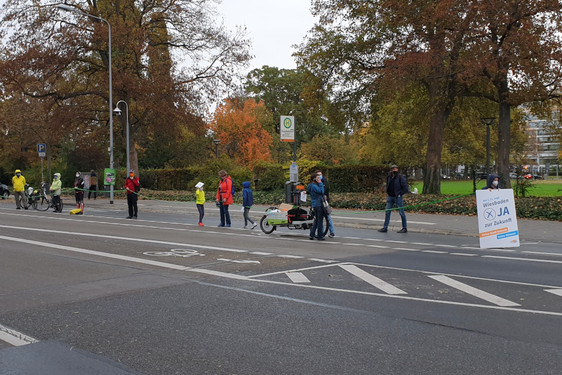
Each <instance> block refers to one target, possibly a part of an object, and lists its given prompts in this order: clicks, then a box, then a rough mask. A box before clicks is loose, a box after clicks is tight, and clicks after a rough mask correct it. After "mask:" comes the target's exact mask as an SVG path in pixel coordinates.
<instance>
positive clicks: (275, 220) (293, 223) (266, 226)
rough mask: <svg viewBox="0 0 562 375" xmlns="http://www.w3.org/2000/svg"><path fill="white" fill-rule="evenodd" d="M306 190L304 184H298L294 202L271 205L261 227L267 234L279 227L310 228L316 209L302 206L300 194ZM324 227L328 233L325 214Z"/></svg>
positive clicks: (293, 194) (325, 232) (294, 193)
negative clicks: (307, 208) (306, 208)
mask: <svg viewBox="0 0 562 375" xmlns="http://www.w3.org/2000/svg"><path fill="white" fill-rule="evenodd" d="M304 190H305V186H304V185H303V184H298V185H297V187H296V191H295V192H293V193H291V196H292V201H293V204H282V205H281V206H279V207H269V208H268V209H267V210H266V211H265V215H263V216H262V218H261V220H260V228H261V230H262V231H263V232H264V233H265V234H271V233H273V231H274V230H276V229H277V227H285V228H288V229H290V230H292V229H304V230H308V229H310V228H312V226H313V224H314V220H315V217H314V216H315V215H314V209H313V208H310V209H309V210H305V209H303V208H302V207H301V201H300V194H301V192H302V191H304ZM321 220H322V221H323V229H324V233H323V235H324V236H325V235H326V234H327V233H328V229H329V227H328V216H326V215H325V216H324V217H323V218H322V219H321Z"/></svg>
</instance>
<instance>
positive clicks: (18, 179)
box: [12, 169, 27, 210]
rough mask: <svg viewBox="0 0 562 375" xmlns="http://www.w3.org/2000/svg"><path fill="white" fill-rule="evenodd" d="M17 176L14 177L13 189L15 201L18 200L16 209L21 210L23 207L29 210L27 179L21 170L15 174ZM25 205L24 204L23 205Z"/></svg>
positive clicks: (17, 170)
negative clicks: (26, 195)
mask: <svg viewBox="0 0 562 375" xmlns="http://www.w3.org/2000/svg"><path fill="white" fill-rule="evenodd" d="M14 173H15V174H16V175H15V176H14V177H12V187H13V188H14V199H15V200H16V209H18V210H20V209H21V206H22V205H23V208H25V209H26V210H27V200H26V199H25V193H24V190H25V183H26V182H25V177H23V175H22V174H21V171H20V170H19V169H16V171H15V172H14ZM22 203H23V204H22Z"/></svg>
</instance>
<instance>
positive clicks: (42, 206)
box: [31, 182, 52, 211]
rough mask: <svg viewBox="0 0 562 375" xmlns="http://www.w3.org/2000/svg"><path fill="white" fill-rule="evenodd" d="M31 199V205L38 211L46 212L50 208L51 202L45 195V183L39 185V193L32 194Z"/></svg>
mask: <svg viewBox="0 0 562 375" xmlns="http://www.w3.org/2000/svg"><path fill="white" fill-rule="evenodd" d="M31 198H32V200H31V205H32V206H33V208H34V209H36V210H38V211H47V210H48V209H49V207H52V205H51V200H50V199H49V197H48V194H47V183H45V182H42V183H41V189H40V190H39V192H37V191H36V190H35V191H34V192H33V194H32V195H31Z"/></svg>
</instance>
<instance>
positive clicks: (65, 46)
mask: <svg viewBox="0 0 562 375" xmlns="http://www.w3.org/2000/svg"><path fill="white" fill-rule="evenodd" d="M74 6H76V8H77V9H81V10H82V12H83V13H89V14H92V15H94V16H98V17H102V18H104V19H106V20H107V21H108V22H109V24H110V25H111V28H112V51H111V56H112V67H113V85H112V86H113V89H114V90H113V92H114V102H117V101H118V100H120V99H122V100H125V101H126V102H127V103H128V104H129V109H130V115H131V118H130V127H131V144H132V146H136V147H131V151H132V156H133V158H132V160H133V166H135V165H136V149H137V147H138V148H139V149H143V148H146V147H147V145H148V144H149V143H150V142H151V140H152V139H154V135H155V134H158V136H160V137H168V139H170V140H172V139H176V138H177V137H178V135H182V134H185V132H184V131H183V130H184V129H186V130H188V131H189V132H190V133H191V135H194V136H197V137H201V138H204V135H205V134H204V132H205V128H204V125H203V122H202V121H201V116H202V114H203V113H204V109H205V105H206V104H208V101H209V100H213V99H215V98H218V97H221V96H222V93H223V92H224V91H226V89H227V88H228V87H229V86H230V85H231V82H232V80H233V79H234V77H235V76H236V73H237V69H238V68H240V67H242V66H244V65H245V64H246V62H247V61H248V60H249V58H250V56H249V54H248V51H247V50H248V45H249V42H248V41H247V39H245V37H244V33H243V30H238V31H236V33H230V32H229V31H227V30H226V29H225V28H224V27H223V26H222V25H217V24H216V23H215V22H214V18H213V17H214V15H215V13H214V8H213V7H212V4H211V3H209V2H208V1H204V0H188V1H183V2H181V3H177V2H175V1H173V0H165V1H155V0H149V1H144V2H134V1H130V0H126V1H120V2H115V3H112V2H108V1H107V0H102V1H97V2H77V3H75V5H74ZM2 15H3V20H2V21H3V22H2V24H1V25H2V26H1V31H2V32H4V33H5V35H6V40H7V42H6V46H7V47H8V48H6V49H5V50H4V54H3V56H2V61H1V64H2V66H0V68H1V69H0V82H2V83H4V84H5V85H11V86H12V87H13V88H17V89H18V90H19V91H20V92H21V93H23V94H24V95H25V96H26V97H28V98H31V99H38V98H46V97H50V98H52V100H54V101H55V102H56V103H57V105H58V106H60V107H61V108H63V110H64V111H67V112H68V113H69V114H71V115H72V116H70V115H69V117H72V118H75V119H79V118H80V119H81V120H82V121H83V122H88V124H96V125H97V126H100V125H101V126H103V128H104V132H103V133H104V135H103V137H102V136H101V135H100V138H99V142H104V141H103V140H102V139H103V138H107V132H108V129H107V125H108V123H109V118H108V112H109V111H108V107H109V108H112V107H113V106H114V103H108V100H109V98H108V95H107V94H108V91H109V90H108V66H109V65H108V64H109V59H108V57H109V54H108V43H107V42H108V30H107V26H106V25H105V23H103V22H98V21H96V20H95V19H91V18H89V17H86V16H84V15H80V14H72V13H65V14H60V11H55V10H53V8H52V6H51V5H49V6H48V7H41V6H37V4H36V3H35V2H33V1H31V0H11V1H9V2H8V3H7V5H6V7H5V8H3V14H2ZM123 121H124V119H123ZM115 125H116V129H115V130H116V131H118V134H120V135H121V137H117V138H116V145H123V144H124V141H123V138H124V128H125V127H124V122H123V124H122V125H123V126H120V125H121V124H120V122H119V121H116V122H115ZM82 136H84V137H88V138H90V140H91V137H92V134H90V133H88V134H83V135H82ZM96 141H97V140H96ZM105 147H107V145H105ZM122 148H124V147H122ZM194 151H195V150H194ZM123 159H124V158H123Z"/></svg>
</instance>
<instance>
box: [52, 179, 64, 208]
mask: <svg viewBox="0 0 562 375" xmlns="http://www.w3.org/2000/svg"><path fill="white" fill-rule="evenodd" d="M61 192H62V181H61V179H60V173H55V175H54V178H53V183H52V184H51V194H53V207H54V209H55V212H62V209H61V205H60V195H61Z"/></svg>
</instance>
